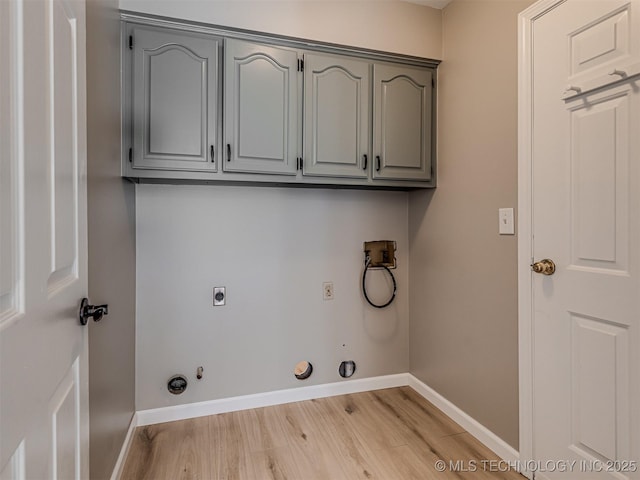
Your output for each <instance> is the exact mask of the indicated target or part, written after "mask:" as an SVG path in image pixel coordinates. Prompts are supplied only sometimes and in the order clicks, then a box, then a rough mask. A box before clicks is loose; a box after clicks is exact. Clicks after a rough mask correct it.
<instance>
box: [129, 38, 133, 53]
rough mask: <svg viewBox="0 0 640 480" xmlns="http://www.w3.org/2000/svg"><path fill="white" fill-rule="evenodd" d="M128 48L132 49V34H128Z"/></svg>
mask: <svg viewBox="0 0 640 480" xmlns="http://www.w3.org/2000/svg"><path fill="white" fill-rule="evenodd" d="M129 50H133V35H129Z"/></svg>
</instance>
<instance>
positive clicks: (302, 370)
mask: <svg viewBox="0 0 640 480" xmlns="http://www.w3.org/2000/svg"><path fill="white" fill-rule="evenodd" d="M312 372H313V365H311V364H310V363H309V362H307V361H306V360H303V361H302V362H298V364H297V365H296V368H295V369H294V370H293V374H294V375H295V376H296V378H297V379H298V380H304V379H305V378H309V377H310V376H311V373H312Z"/></svg>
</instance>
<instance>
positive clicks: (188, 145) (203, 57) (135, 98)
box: [130, 26, 219, 171]
mask: <svg viewBox="0 0 640 480" xmlns="http://www.w3.org/2000/svg"><path fill="white" fill-rule="evenodd" d="M130 44H131V45H132V49H133V65H132V76H133V89H132V99H131V100H132V104H133V110H132V125H133V151H132V152H131V155H130V158H131V162H132V167H133V168H134V169H163V170H195V171H216V165H217V162H216V160H217V159H216V153H217V150H218V148H217V147H218V145H217V141H216V139H217V114H218V106H217V103H218V50H219V41H218V40H217V39H216V38H215V37H210V36H206V35H200V34H196V33H189V32H175V33H174V32H172V31H170V30H167V29H162V30H160V29H155V28H153V27H145V26H136V27H134V28H133V29H132V31H131V37H130Z"/></svg>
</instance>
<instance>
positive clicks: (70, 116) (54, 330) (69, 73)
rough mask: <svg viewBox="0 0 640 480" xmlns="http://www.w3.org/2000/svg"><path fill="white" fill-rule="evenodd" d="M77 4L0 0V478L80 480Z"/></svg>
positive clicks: (82, 388) (83, 352) (81, 65)
mask: <svg viewBox="0 0 640 480" xmlns="http://www.w3.org/2000/svg"><path fill="white" fill-rule="evenodd" d="M84 15H85V13H84V2H83V1H75V0H73V1H72V0H46V1H45V0H43V1H37V2H29V1H24V0H5V1H1V2H0V19H1V20H0V22H1V28H0V35H1V37H0V59H1V61H2V69H0V72H1V73H0V81H1V82H2V83H1V85H0V109H1V111H0V119H1V120H0V134H1V138H0V145H1V147H0V148H1V149H0V153H1V155H2V157H1V163H0V165H1V171H0V178H1V185H2V188H1V190H0V195H1V202H2V203H1V209H0V225H1V228H2V230H1V235H0V238H1V243H0V259H1V261H2V265H1V272H2V275H1V283H0V435H1V439H0V478H2V480H5V479H30V478H39V479H40V478H54V479H80V478H88V473H89V470H88V456H87V452H88V415H87V413H88V412H87V378H86V373H87V371H86V366H87V362H86V359H87V329H86V328H84V327H81V326H80V324H79V321H78V317H77V313H78V307H79V302H80V299H81V298H82V297H83V296H86V292H87V260H86V259H87V251H86V249H87V246H86V133H85V129H86V119H85V96H86V94H85V18H84Z"/></svg>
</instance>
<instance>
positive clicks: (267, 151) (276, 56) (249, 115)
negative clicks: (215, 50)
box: [223, 39, 298, 175]
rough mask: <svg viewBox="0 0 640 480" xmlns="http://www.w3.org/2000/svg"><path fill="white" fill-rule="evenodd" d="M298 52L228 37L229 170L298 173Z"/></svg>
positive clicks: (226, 135)
mask: <svg viewBox="0 0 640 480" xmlns="http://www.w3.org/2000/svg"><path fill="white" fill-rule="evenodd" d="M297 70H298V53H297V52H296V51H295V50H291V49H286V48H277V47H270V46H266V45H260V44H254V43H250V42H244V41H240V40H232V39H226V40H225V78H224V80H225V84H224V89H225V94H224V102H225V105H224V113H225V133H224V161H223V164H224V167H223V168H224V170H225V171H227V172H254V173H273V174H291V175H295V174H296V167H297V165H296V158H297V154H298V140H297V138H298V134H297V132H298V75H297Z"/></svg>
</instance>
